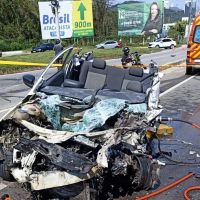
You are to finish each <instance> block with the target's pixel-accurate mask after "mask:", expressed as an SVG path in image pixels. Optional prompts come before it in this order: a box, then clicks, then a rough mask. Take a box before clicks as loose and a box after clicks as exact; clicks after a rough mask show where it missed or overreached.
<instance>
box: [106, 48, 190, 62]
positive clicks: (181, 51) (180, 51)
mask: <svg viewBox="0 0 200 200" xmlns="http://www.w3.org/2000/svg"><path fill="white" fill-rule="evenodd" d="M185 59H186V46H182V47H179V48H175V49H165V50H162V51H160V52H157V53H152V54H144V55H142V56H141V61H142V63H143V64H145V65H148V64H149V63H150V61H151V60H154V61H155V62H157V63H158V65H164V64H172V63H176V62H180V61H183V60H185ZM107 63H108V64H110V65H119V64H120V63H121V59H112V60H109V61H108V62H107Z"/></svg>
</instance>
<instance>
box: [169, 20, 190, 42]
mask: <svg viewBox="0 0 200 200" xmlns="http://www.w3.org/2000/svg"><path fill="white" fill-rule="evenodd" d="M186 25H187V22H186V21H178V22H177V23H176V24H175V25H174V26H172V27H170V29H169V32H168V35H169V37H172V38H174V39H178V40H180V39H183V38H184V35H185V27H186Z"/></svg>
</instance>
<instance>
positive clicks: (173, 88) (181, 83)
mask: <svg viewBox="0 0 200 200" xmlns="http://www.w3.org/2000/svg"><path fill="white" fill-rule="evenodd" d="M194 77H196V75H194V76H191V77H189V78H188V79H186V80H184V81H182V82H180V83H178V84H177V85H175V86H173V87H171V88H169V89H168V90H166V91H165V92H163V93H161V94H160V97H162V96H164V95H166V94H168V93H169V92H171V91H172V90H175V89H176V88H177V87H179V86H181V85H183V84H184V83H186V82H188V81H189V80H191V79H193V78H194Z"/></svg>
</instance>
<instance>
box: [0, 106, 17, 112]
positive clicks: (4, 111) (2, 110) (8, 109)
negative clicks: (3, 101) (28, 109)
mask: <svg viewBox="0 0 200 200" xmlns="http://www.w3.org/2000/svg"><path fill="white" fill-rule="evenodd" d="M13 108H14V107H11V108H7V109H4V110H0V113H3V112H6V111H9V110H11V109H13Z"/></svg>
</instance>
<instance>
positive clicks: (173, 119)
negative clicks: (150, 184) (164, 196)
mask: <svg viewBox="0 0 200 200" xmlns="http://www.w3.org/2000/svg"><path fill="white" fill-rule="evenodd" d="M156 121H158V122H164V121H177V122H183V123H186V124H189V125H191V126H193V127H195V128H197V129H199V130H200V125H199V124H196V123H192V122H189V121H185V120H181V119H176V118H162V117H158V118H157V119H156ZM193 175H194V173H189V174H187V175H186V176H184V177H182V178H181V179H179V180H177V181H175V182H173V183H171V184H169V185H167V186H166V187H164V188H162V189H160V190H157V191H155V192H152V193H150V194H147V195H145V196H143V197H138V198H136V199H137V200H145V199H148V198H151V197H154V196H156V195H159V194H161V193H163V192H165V191H167V190H169V189H171V188H173V187H175V186H177V185H179V184H180V183H182V182H184V181H186V180H188V179H189V178H191V177H192V176H193ZM194 190H200V186H192V187H189V188H187V189H186V190H185V191H184V193H183V195H184V199H185V200H190V198H189V196H188V194H189V192H191V191H194Z"/></svg>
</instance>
